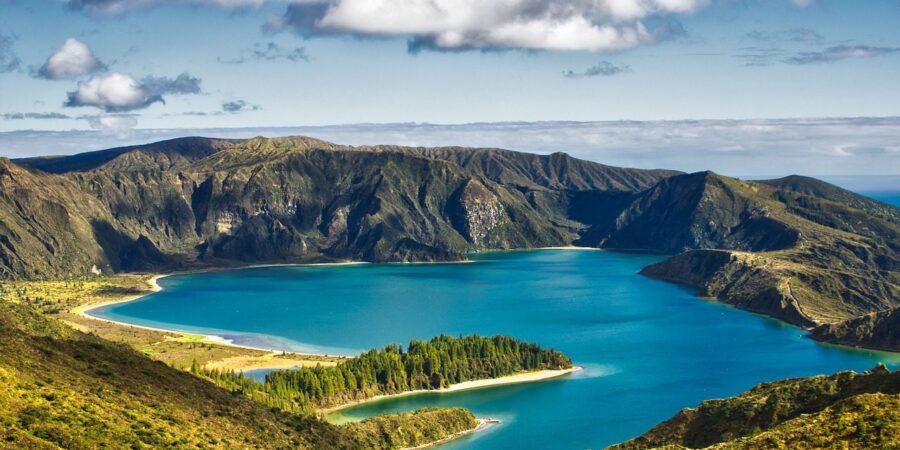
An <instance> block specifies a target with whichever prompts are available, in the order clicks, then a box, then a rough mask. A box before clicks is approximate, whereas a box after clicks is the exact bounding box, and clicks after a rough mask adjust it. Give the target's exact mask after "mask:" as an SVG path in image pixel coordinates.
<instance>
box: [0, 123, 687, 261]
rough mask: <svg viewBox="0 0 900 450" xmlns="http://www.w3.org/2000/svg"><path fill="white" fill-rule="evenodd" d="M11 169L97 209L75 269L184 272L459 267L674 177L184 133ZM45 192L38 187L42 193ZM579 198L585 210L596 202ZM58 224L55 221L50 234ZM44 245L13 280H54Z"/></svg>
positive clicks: (488, 153) (574, 229)
mask: <svg viewBox="0 0 900 450" xmlns="http://www.w3.org/2000/svg"><path fill="white" fill-rule="evenodd" d="M19 162H20V163H22V164H27V165H30V166H32V167H35V168H39V169H41V170H43V171H45V172H47V173H42V172H28V171H27V170H25V169H22V168H21V167H18V166H16V165H15V164H12V163H8V164H9V165H10V166H11V167H15V168H16V169H15V170H17V172H16V174H26V173H27V174H30V175H29V176H31V177H33V178H35V180H31V181H29V180H27V179H26V178H25V177H24V175H17V176H15V177H12V178H10V180H9V182H10V183H11V184H16V183H22V184H24V185H28V186H31V185H34V186H37V185H39V184H41V183H48V184H50V185H57V184H58V185H60V186H65V189H66V190H69V191H73V192H74V195H70V196H69V197H73V196H74V197H75V198H76V199H79V200H77V201H79V202H86V203H87V204H89V205H91V206H90V208H87V209H86V210H85V211H84V218H83V220H84V222H86V223H87V224H86V225H85V226H82V227H80V228H82V229H85V230H94V231H95V233H89V234H84V233H83V234H81V235H79V237H78V239H76V240H75V241H77V242H84V243H86V244H85V245H87V246H88V247H90V248H89V249H88V248H84V249H82V248H79V249H77V251H75V250H73V252H72V253H73V254H74V255H76V256H77V258H78V259H79V261H80V262H79V263H78V264H77V268H72V272H75V273H81V272H82V271H83V270H85V269H84V267H90V266H91V265H94V264H96V265H97V266H98V267H102V268H105V270H104V271H111V270H136V269H139V268H143V269H151V268H153V267H159V266H160V265H162V264H178V263H180V264H197V263H200V264H229V263H230V262H241V263H248V262H299V261H312V260H319V259H359V260H367V261H432V260H459V259H462V258H464V256H463V255H464V253H465V252H468V251H472V250H481V249H492V248H528V247H538V246H550V245H567V244H569V243H571V242H572V241H573V240H575V239H577V238H578V233H579V232H580V230H582V229H584V228H586V227H588V226H589V225H590V223H589V222H590V220H588V221H587V222H586V221H585V220H586V219H584V218H583V217H581V216H583V215H584V214H582V213H581V212H579V211H571V210H570V208H569V204H570V200H571V199H572V198H574V197H579V196H580V197H584V196H581V195H580V192H581V191H579V189H583V188H590V189H600V188H602V189H610V190H611V191H610V192H621V193H630V192H632V191H634V190H637V189H643V188H646V187H648V186H650V185H651V184H653V183H655V182H656V181H658V180H660V179H662V178H663V177H665V176H668V175H670V174H671V172H666V171H642V170H631V169H618V168H610V167H607V166H602V165H600V164H594V163H589V162H586V161H579V160H576V159H573V158H569V157H565V156H561V155H551V156H539V155H527V154H521V153H515V152H509V151H503V150H493V149H423V148H403V147H371V148H353V147H346V146H339V145H335V144H331V143H327V142H323V141H318V140H315V139H311V138H305V137H290V138H279V139H262V138H257V139H249V140H216V139H203V138H186V139H178V140H173V141H166V142H160V143H155V144H149V145H145V146H137V147H132V148H118V149H111V150H105V151H100V152H93V153H87V154H82V155H75V156H72V157H62V158H48V159H43V158H32V159H28V160H21V161H19ZM29 192H31V191H29ZM597 192H600V191H597ZM604 192H605V191H604ZM17 195H18V196H19V197H21V198H26V197H27V196H26V195H25V194H22V193H19V194H17ZM45 195H50V194H46V193H44V192H37V191H34V197H36V198H40V197H43V196H45ZM10 201H15V199H12V200H10ZM582 203H585V204H583V205H581V206H580V207H579V210H584V209H586V208H591V207H592V206H594V205H595V204H597V202H595V203H593V204H592V203H590V202H584V201H582ZM34 209H37V206H36V205H35V206H34V207H31V206H29V207H27V208H25V209H24V210H22V214H20V215H18V216H15V217H14V216H13V215H12V214H9V215H7V216H4V218H7V221H8V222H10V223H15V224H16V225H20V226H22V227H23V234H25V235H29V234H30V233H31V232H32V231H36V230H33V225H30V222H28V221H27V220H26V218H25V217H24V216H26V215H28V214H35V213H36V211H32V210H34ZM72 209H75V208H72ZM580 215H581V216H580ZM64 229H65V225H64V224H56V223H54V222H51V223H50V224H49V226H48V230H47V233H48V234H50V235H52V234H53V233H54V231H62V230H64ZM91 234H97V237H94V236H92V235H91ZM39 245H40V244H38V243H29V244H27V245H23V246H19V247H17V248H16V249H14V250H10V251H9V254H10V255H12V256H13V257H14V256H16V255H22V256H23V258H21V261H20V263H18V265H16V264H14V263H13V262H11V263H9V264H6V267H7V269H6V273H7V276H17V277H31V276H33V274H41V273H46V274H48V275H52V276H58V275H59V274H60V272H59V271H48V268H47V267H45V265H46V264H45V263H44V262H43V261H42V258H41V257H40V256H39V255H38V254H37V253H36V252H31V253H26V252H25V251H24V250H25V249H33V248H38V246H39ZM151 246H152V248H151ZM13 259H15V258H13ZM138 259H141V260H142V261H143V262H138V261H137V260H138ZM30 266H34V268H31V267H30ZM69 267H71V265H70V266H69Z"/></svg>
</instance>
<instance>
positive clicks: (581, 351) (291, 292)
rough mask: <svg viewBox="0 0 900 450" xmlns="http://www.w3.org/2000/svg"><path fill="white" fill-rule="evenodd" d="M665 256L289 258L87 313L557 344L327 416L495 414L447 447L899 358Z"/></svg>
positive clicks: (553, 253)
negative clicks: (815, 334)
mask: <svg viewBox="0 0 900 450" xmlns="http://www.w3.org/2000/svg"><path fill="white" fill-rule="evenodd" d="M662 258H663V257H662V256H656V255H645V254H632V253H617V252H608V251H589V250H581V251H577V250H540V251H520V252H498V253H484V254H478V255H472V259H473V261H474V262H471V263H461V264H384V265H375V264H360V265H349V266H284V267H268V268H255V269H244V270H232V271H222V272H208V273H198V274H190V275H178V276H172V277H168V278H164V279H162V280H160V284H161V285H162V286H163V287H164V290H163V291H161V292H158V293H154V294H151V295H148V296H146V297H144V298H142V299H140V300H137V301H134V302H130V303H124V304H118V305H111V306H107V307H103V308H99V309H96V310H93V311H92V312H91V314H92V315H95V316H99V317H103V318H107V319H113V320H118V321H123V322H128V323H134V324H139V325H147V326H155V327H162V328H168V329H175V330H180V331H187V332H197V333H206V334H215V335H218V336H222V337H225V338H227V339H231V340H232V341H234V342H236V343H240V344H247V345H256V346H261V347H265V348H278V349H286V350H292V351H303V352H320V353H328V354H343V355H352V354H356V353H359V352H360V351H362V350H365V349H369V348H371V347H375V346H383V345H386V344H388V343H391V342H397V343H404V344H405V343H406V342H408V341H409V340H410V339H427V338H430V337H432V336H435V335H439V334H442V333H443V334H449V335H459V334H471V333H478V334H481V335H495V334H506V335H511V336H515V337H518V338H521V339H525V340H529V341H534V342H538V343H540V344H541V345H543V346H546V347H554V348H556V349H558V350H560V351H562V352H564V353H566V354H568V355H569V356H571V357H572V359H573V361H574V362H575V363H576V364H577V365H581V366H584V367H585V370H583V371H581V372H578V373H576V374H574V375H571V376H568V377H566V378H561V379H556V380H548V381H543V382H536V383H528V384H520V385H513V386H504V387H495V388H487V389H481V390H476V391H467V392H466V391H464V392H458V393H452V394H428V395H421V396H411V397H403V398H397V399H391V400H386V401H381V402H377V403H369V404H364V405H360V406H357V407H354V408H351V409H347V410H344V411H341V413H340V414H341V416H339V417H333V418H332V419H333V420H336V421H343V420H356V419H360V418H364V417H368V416H371V415H374V414H379V413H384V412H396V411H405V410H411V409H417V408H421V407H425V406H464V407H466V408H469V409H470V410H472V411H473V412H474V413H475V414H476V415H477V416H479V417H493V418H498V419H500V420H501V421H502V423H501V424H499V425H496V426H492V427H490V428H488V429H487V430H486V431H484V432H479V433H476V434H473V435H470V436H467V437H465V438H463V439H460V440H458V441H455V442H453V443H450V444H448V445H445V446H443V447H442V449H451V448H484V449H496V448H539V449H556V448H560V449H584V448H602V447H604V446H606V445H610V444H613V443H617V442H620V441H623V440H626V439H628V438H631V437H634V436H636V435H638V434H640V433H642V432H644V431H646V430H647V429H648V428H650V427H651V426H653V425H655V424H656V423H658V422H660V421H661V420H664V419H666V418H668V417H670V416H671V415H673V414H674V413H676V412H677V411H678V410H679V409H680V408H683V407H688V406H694V405H696V404H697V403H698V402H700V401H701V400H704V399H708V398H714V397H724V396H730V395H734V394H737V393H739V392H741V391H744V390H746V389H748V388H750V387H752V386H753V385H755V384H757V383H759V382H762V381H770V380H775V379H780V378H786V377H797V376H808V375H814V374H823V373H832V372H835V371H839V370H846V369H854V370H858V371H861V370H866V369H869V368H871V367H873V366H874V365H875V364H876V363H877V362H879V361H881V362H885V363H886V364H888V366H891V367H897V366H898V364H900V357H898V356H897V355H893V354H887V353H879V352H872V351H861V350H851V349H845V348H840V347H834V346H826V345H820V344H817V343H816V342H814V341H812V340H810V339H808V338H806V337H805V336H804V335H805V333H804V332H803V331H802V330H800V329H798V328H795V327H792V326H788V325H785V324H782V323H780V322H778V321H775V320H773V319H768V318H765V317H762V316H759V315H755V314H751V313H747V312H744V311H740V310H737V309H734V308H730V307H727V306H724V305H721V304H718V303H715V302H711V301H707V300H703V299H700V298H698V297H696V296H695V295H694V290H692V289H690V288H686V287H683V286H678V285H674V284H670V283H665V282H661V281H657V280H652V279H648V278H646V277H643V276H641V275H638V271H639V270H640V269H641V268H642V267H644V266H646V265H648V264H652V263H654V262H656V261H659V260H661V259H662Z"/></svg>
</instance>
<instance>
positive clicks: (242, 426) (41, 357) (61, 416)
mask: <svg viewBox="0 0 900 450" xmlns="http://www.w3.org/2000/svg"><path fill="white" fill-rule="evenodd" d="M0 384H2V386H3V389H0V448H16V449H18V448H47V449H50V448H66V449H95V448H135V449H149V448H163V447H165V448H316V449H332V448H334V449H359V448H373V449H388V448H402V447H414V446H418V445H423V444H427V443H429V442H432V441H433V440H438V439H443V438H446V437H448V436H451V435H454V434H457V433H460V432H464V431H467V430H471V429H473V428H474V427H475V426H476V425H477V422H476V420H475V418H474V417H473V416H472V414H471V413H469V412H468V411H465V410H461V409H432V410H424V411H421V412H415V413H409V414H403V415H396V416H389V417H383V418H374V419H370V420H367V421H363V422H361V423H357V424H353V425H349V426H335V425H331V424H328V423H326V422H324V421H321V420H319V419H316V418H314V417H312V416H305V415H298V414H290V413H287V412H284V411H280V410H278V409H272V408H268V407H266V406H264V405H262V404H259V403H257V402H254V401H252V400H251V399H248V398H246V397H244V396H242V395H235V394H234V393H232V392H229V391H228V390H225V389H222V388H220V387H218V386H216V385H215V384H213V383H210V382H209V381H207V380H203V379H201V378H198V377H195V376H193V375H191V374H190V373H188V372H185V371H182V370H177V369H174V368H172V367H170V366H168V365H166V364H163V363H160V362H157V361H153V360H151V359H148V358H147V357H146V356H144V355H142V354H140V353H138V352H135V351H133V350H132V349H130V348H128V347H126V346H123V345H121V344H114V343H110V342H107V341H105V340H102V339H99V338H97V337H94V336H90V335H86V334H84V333H81V332H79V331H76V330H74V329H72V328H70V327H68V326H66V325H65V324H63V323H62V322H60V321H58V320H55V319H52V318H48V317H47V316H45V315H43V314H40V313H38V312H36V311H34V310H33V309H31V308H29V307H27V306H26V305H21V304H16V303H11V302H7V301H0Z"/></svg>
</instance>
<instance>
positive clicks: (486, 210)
mask: <svg viewBox="0 0 900 450" xmlns="http://www.w3.org/2000/svg"><path fill="white" fill-rule="evenodd" d="M450 208H451V212H450V214H451V217H452V219H453V222H454V224H455V226H456V228H457V229H459V230H460V231H462V235H463V236H465V238H466V240H468V241H469V242H471V243H472V244H474V245H484V246H486V247H499V246H500V245H497V244H498V243H497V242H496V241H493V242H489V241H488V237H489V236H491V235H492V234H494V233H493V232H494V231H496V230H497V229H498V228H499V227H500V226H501V225H503V224H504V223H506V222H508V221H509V218H508V217H506V213H505V212H504V211H503V204H501V203H500V199H498V198H497V196H495V195H494V194H493V193H491V192H490V191H489V190H487V188H486V187H484V185H483V184H481V183H479V182H478V181H475V180H470V181H467V182H466V183H465V184H464V185H463V186H462V187H461V188H459V190H458V191H457V192H456V193H455V194H454V196H453V199H452V200H451V205H450Z"/></svg>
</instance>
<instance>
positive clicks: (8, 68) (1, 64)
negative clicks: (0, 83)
mask: <svg viewBox="0 0 900 450" xmlns="http://www.w3.org/2000/svg"><path fill="white" fill-rule="evenodd" d="M15 40H16V36H12V35H8V34H0V73H8V72H12V71H15V70H19V67H21V65H22V60H21V59H19V55H17V54H16V52H15V51H13V48H12V46H13V42H15Z"/></svg>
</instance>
